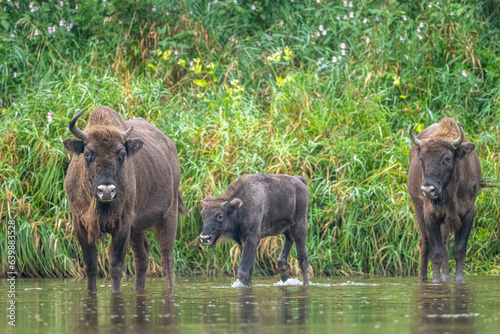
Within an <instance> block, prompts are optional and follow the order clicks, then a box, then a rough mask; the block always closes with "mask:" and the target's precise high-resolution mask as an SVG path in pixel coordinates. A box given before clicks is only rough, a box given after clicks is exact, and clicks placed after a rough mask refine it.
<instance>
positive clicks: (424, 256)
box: [413, 200, 430, 281]
mask: <svg viewBox="0 0 500 334" xmlns="http://www.w3.org/2000/svg"><path fill="white" fill-rule="evenodd" d="M413 202H414V206H415V216H416V217H417V222H418V228H419V230H420V240H419V245H420V273H419V275H418V280H419V281H427V267H428V265H429V250H430V248H429V239H428V237H427V229H426V228H425V219H424V213H423V212H424V208H423V204H422V203H421V202H419V201H417V200H414V201H413Z"/></svg>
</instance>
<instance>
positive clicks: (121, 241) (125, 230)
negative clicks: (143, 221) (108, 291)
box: [109, 224, 130, 292]
mask: <svg viewBox="0 0 500 334" xmlns="http://www.w3.org/2000/svg"><path fill="white" fill-rule="evenodd" d="M124 225H125V226H122V227H121V228H120V229H118V230H117V231H116V232H114V233H112V236H113V238H112V240H111V248H110V258H111V261H110V262H111V264H110V266H109V275H110V276H111V287H112V289H113V292H120V282H121V280H122V276H123V260H124V259H125V254H126V252H127V246H128V242H129V237H130V227H129V226H130V225H127V224H124Z"/></svg>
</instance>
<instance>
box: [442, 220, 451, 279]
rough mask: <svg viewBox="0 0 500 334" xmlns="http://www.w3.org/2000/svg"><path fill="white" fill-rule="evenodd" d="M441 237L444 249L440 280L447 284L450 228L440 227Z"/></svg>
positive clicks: (443, 225)
mask: <svg viewBox="0 0 500 334" xmlns="http://www.w3.org/2000/svg"><path fill="white" fill-rule="evenodd" d="M441 237H442V243H443V247H444V254H443V262H442V263H441V271H442V276H441V278H442V280H443V281H444V282H449V281H450V280H451V277H450V263H449V260H448V253H449V249H450V226H449V225H448V224H442V225H441Z"/></svg>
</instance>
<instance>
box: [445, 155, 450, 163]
mask: <svg viewBox="0 0 500 334" xmlns="http://www.w3.org/2000/svg"><path fill="white" fill-rule="evenodd" d="M444 162H445V163H447V164H449V163H450V162H451V157H450V156H447V157H446V158H444Z"/></svg>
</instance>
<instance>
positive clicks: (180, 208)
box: [177, 191, 188, 215]
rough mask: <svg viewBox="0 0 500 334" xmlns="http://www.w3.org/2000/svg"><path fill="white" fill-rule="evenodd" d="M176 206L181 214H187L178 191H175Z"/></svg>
mask: <svg viewBox="0 0 500 334" xmlns="http://www.w3.org/2000/svg"><path fill="white" fill-rule="evenodd" d="M177 207H178V209H179V213H180V214H181V215H187V214H188V209H187V208H186V206H185V205H184V201H183V200H182V195H181V192H180V191H179V192H178V193H177Z"/></svg>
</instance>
